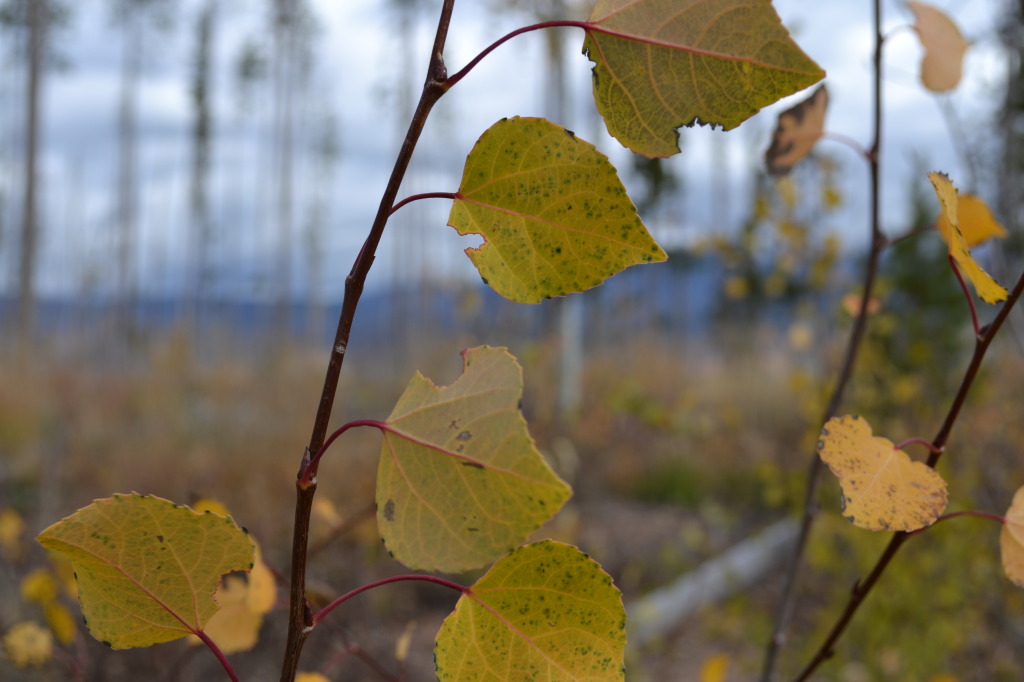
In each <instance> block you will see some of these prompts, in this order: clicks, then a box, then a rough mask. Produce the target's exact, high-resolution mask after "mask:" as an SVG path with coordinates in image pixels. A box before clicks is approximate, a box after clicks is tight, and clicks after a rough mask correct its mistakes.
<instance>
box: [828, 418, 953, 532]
mask: <svg viewBox="0 0 1024 682" xmlns="http://www.w3.org/2000/svg"><path fill="white" fill-rule="evenodd" d="M818 454H819V455H821V459H822V461H823V462H825V464H827V465H828V468H829V469H831V470H832V473H834V474H835V475H836V476H837V477H838V478H839V486H840V487H841V488H842V491H843V516H845V517H846V519H847V520H848V521H850V522H852V523H853V524H854V525H856V526H859V527H860V528H867V529H868V530H902V531H912V530H917V529H919V528H924V527H925V526H929V525H931V524H932V523H934V522H935V519H937V518H938V517H939V514H941V513H942V512H943V510H945V508H946V498H947V493H946V482H945V481H944V480H943V479H942V477H941V476H939V474H938V473H937V472H936V471H935V470H934V469H932V468H931V467H929V466H928V465H927V464H925V463H923V462H915V461H912V460H911V459H910V457H909V456H908V455H907V454H906V453H905V452H903V451H902V450H900V449H898V448H897V447H896V446H895V445H893V443H892V441H890V440H888V439H886V438H880V437H877V436H872V435H871V427H870V426H869V425H868V423H867V421H866V420H864V419H862V418H860V417H857V416H845V417H833V418H832V419H829V420H828V422H827V423H826V424H825V427H824V428H823V429H822V430H821V440H820V441H818Z"/></svg>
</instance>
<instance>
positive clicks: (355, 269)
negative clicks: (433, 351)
mask: <svg viewBox="0 0 1024 682" xmlns="http://www.w3.org/2000/svg"><path fill="white" fill-rule="evenodd" d="M454 7H455V0H444V3H443V5H442V7H441V14H440V18H439V19H438V25H437V33H436V35H435V37H434V45H433V47H432V48H431V52H430V61H429V66H428V67H427V77H426V81H425V82H424V84H423V92H422V93H421V94H420V100H419V103H418V104H417V105H416V111H415V112H414V114H413V117H412V121H410V123H409V130H408V132H407V133H406V135H405V141H404V142H403V143H402V147H401V150H400V151H399V153H398V158H397V159H396V160H395V166H394V169H393V170H392V171H391V178H390V179H389V180H388V184H387V187H386V188H385V189H384V194H383V196H382V197H381V200H380V206H379V207H378V209H377V215H376V217H375V218H374V221H373V225H372V226H371V228H370V233H369V235H368V236H367V238H366V242H365V243H364V244H363V248H362V249H361V250H360V252H359V255H358V256H357V257H356V261H355V263H354V264H353V266H352V270H351V272H349V275H348V277H347V278H346V279H345V298H344V300H343V302H342V307H341V314H340V315H339V317H338V329H337V332H336V333H335V337H334V345H333V346H332V348H331V355H330V359H329V361H328V363H327V372H326V376H325V377H324V386H323V391H322V392H321V394H320V403H319V406H318V407H317V412H316V417H315V419H314V421H313V431H312V434H311V435H310V438H309V445H307V446H306V450H305V453H304V454H303V457H302V463H301V464H300V466H299V474H300V475H301V474H302V472H303V471H304V470H305V468H306V466H307V465H308V464H309V463H310V458H311V453H315V452H319V450H320V448H321V446H322V445H323V443H324V440H325V438H326V436H327V429H328V425H329V423H330V419H331V412H332V410H333V407H334V398H335V395H336V393H337V389H338V377H339V375H340V374H341V366H342V363H343V362H344V360H345V349H346V348H347V347H348V342H349V337H350V335H351V333H352V321H353V320H354V319H355V313H356V307H357V306H358V304H359V297H360V296H361V295H362V293H363V286H364V285H365V283H366V276H367V274H368V273H369V271H370V266H371V265H372V264H373V260H374V256H375V253H376V251H377V246H378V244H379V243H380V239H381V236H382V235H383V233H384V227H385V225H386V224H387V221H388V217H389V215H390V213H391V209H392V206H393V205H394V203H395V197H396V196H397V195H398V188H399V186H400V185H401V183H402V179H403V178H404V177H405V173H406V171H407V170H408V168H409V161H410V160H411V159H412V154H413V151H414V150H415V149H416V143H417V141H418V140H419V137H420V134H421V133H422V132H423V126H424V124H425V123H426V121H427V116H428V115H429V113H430V110H431V109H432V108H433V106H434V104H435V103H437V101H438V100H439V99H440V98H441V96H442V95H443V94H444V93H445V91H446V87H445V79H446V78H447V75H448V74H447V70H446V68H445V64H444V46H445V41H446V39H447V37H448V26H449V24H450V23H451V17H452V11H453V9H454ZM316 473H317V472H316V465H315V464H314V465H312V468H311V479H310V480H309V481H308V482H307V481H303V480H301V478H300V479H299V480H297V481H296V500H295V521H294V528H293V531H292V565H291V590H290V597H289V609H288V636H287V640H286V642H285V651H284V658H283V661H282V665H281V682H293V681H294V679H295V673H296V671H297V669H298V665H299V658H300V655H301V653H302V647H303V645H304V644H305V642H306V638H307V637H309V634H310V633H311V632H312V629H313V612H312V609H311V608H310V606H309V603H308V602H307V601H306V559H307V548H308V544H309V520H310V513H311V509H312V506H313V496H314V495H315V494H316V485H317V483H316Z"/></svg>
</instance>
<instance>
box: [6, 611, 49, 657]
mask: <svg viewBox="0 0 1024 682" xmlns="http://www.w3.org/2000/svg"><path fill="white" fill-rule="evenodd" d="M4 651H6V652H7V656H8V658H10V659H11V661H12V662H13V663H14V665H16V666H18V667H19V668H28V667H31V666H39V665H43V664H44V663H46V662H47V661H49V660H50V658H51V657H52V656H53V635H52V634H51V633H50V631H49V630H47V629H46V628H44V627H43V626H42V625H39V624H38V623H33V622H23V623H17V624H15V625H14V626H13V627H12V628H11V629H10V630H8V631H7V634H6V635H4Z"/></svg>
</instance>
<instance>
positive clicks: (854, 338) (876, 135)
mask: <svg viewBox="0 0 1024 682" xmlns="http://www.w3.org/2000/svg"><path fill="white" fill-rule="evenodd" d="M881 23H882V21H881V2H880V0H875V1H874V26H875V51H874V110H873V115H872V120H873V129H874V130H873V134H872V142H871V149H870V150H869V151H868V152H867V154H865V155H864V158H865V159H866V160H867V162H868V164H869V167H870V172H871V180H870V191H871V249H870V251H869V253H868V261H867V264H866V266H865V270H864V286H863V290H862V293H861V300H860V310H858V311H857V318H856V319H855V320H854V323H853V329H851V330H850V336H849V339H848V341H847V345H846V354H845V356H844V358H843V365H842V368H841V369H840V371H839V378H838V379H837V381H836V384H835V387H834V388H833V390H832V395H831V397H830V398H829V401H828V405H827V406H826V408H825V413H824V415H823V416H822V419H821V422H820V423H822V424H824V423H825V422H827V421H828V420H829V419H831V418H832V417H834V416H836V414H837V413H838V412H839V408H840V406H841V405H842V402H843V397H844V395H845V393H846V387H847V385H848V384H849V383H850V379H851V378H852V376H853V370H854V367H855V365H856V363H857V357H858V355H859V353H860V347H861V344H862V342H863V340H864V333H865V331H866V329H867V319H868V309H869V306H870V303H871V297H872V294H873V292H874V287H875V280H876V279H877V274H878V262H879V259H880V258H881V255H882V252H883V251H884V250H885V248H886V247H887V246H888V241H887V240H886V238H885V235H884V234H883V233H882V228H881V199H880V197H881V193H880V185H881V165H880V163H879V160H880V152H881V146H882V133H881V131H882V45H883V37H882V34H881ZM820 478H821V459H820V458H819V457H818V454H817V453H815V454H814V455H813V456H812V457H811V461H810V465H809V467H808V470H807V492H806V495H805V497H804V511H803V520H802V522H801V524H800V534H799V535H798V536H797V542H796V545H795V546H794V548H793V553H792V554H791V555H790V559H789V562H788V563H787V565H786V573H785V578H784V582H783V587H782V594H781V596H780V598H779V605H778V608H777V610H776V612H775V627H774V630H773V631H772V635H771V638H770V639H769V640H768V646H767V647H766V649H765V656H764V665H763V667H762V669H761V681H762V682H769V681H770V680H771V679H772V677H773V676H774V673H775V666H776V664H777V661H778V657H779V652H780V650H781V649H782V646H783V645H784V644H785V641H786V630H787V628H788V627H789V623H790V621H791V620H792V617H793V610H794V609H795V607H796V585H797V579H798V577H799V574H800V567H801V565H802V563H803V556H804V552H805V551H806V548H807V541H808V538H809V537H810V534H811V526H812V525H813V524H814V519H815V516H816V515H817V505H816V502H815V500H816V498H817V493H818V482H819V480H820Z"/></svg>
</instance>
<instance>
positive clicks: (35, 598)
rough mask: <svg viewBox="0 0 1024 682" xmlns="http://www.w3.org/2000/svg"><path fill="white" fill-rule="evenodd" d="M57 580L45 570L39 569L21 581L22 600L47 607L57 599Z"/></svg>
mask: <svg viewBox="0 0 1024 682" xmlns="http://www.w3.org/2000/svg"><path fill="white" fill-rule="evenodd" d="M57 590H58V587H57V580H56V579H55V578H54V577H53V574H52V573H50V571H48V570H47V569H45V568H37V569H35V570H34V571H31V572H29V573H28V574H27V575H26V576H25V577H24V578H22V579H21V598H22V599H24V600H25V601H27V602H35V603H36V604H42V605H43V606H45V605H46V604H49V603H50V602H52V601H54V600H55V599H57Z"/></svg>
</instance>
